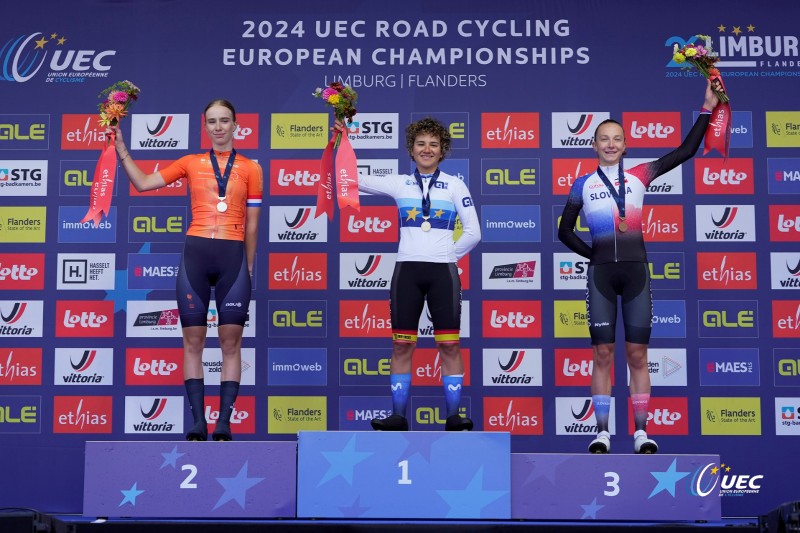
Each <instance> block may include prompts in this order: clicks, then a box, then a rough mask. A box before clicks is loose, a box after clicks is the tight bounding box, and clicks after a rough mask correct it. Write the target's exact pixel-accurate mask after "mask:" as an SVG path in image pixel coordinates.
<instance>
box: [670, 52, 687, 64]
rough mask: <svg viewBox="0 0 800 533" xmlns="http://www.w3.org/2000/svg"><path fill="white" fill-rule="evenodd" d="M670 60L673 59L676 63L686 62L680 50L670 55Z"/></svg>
mask: <svg viewBox="0 0 800 533" xmlns="http://www.w3.org/2000/svg"><path fill="white" fill-rule="evenodd" d="M672 60H673V61H675V62H676V63H685V62H686V56H685V55H683V54H681V53H680V52H678V53H677V54H675V55H674V56H672Z"/></svg>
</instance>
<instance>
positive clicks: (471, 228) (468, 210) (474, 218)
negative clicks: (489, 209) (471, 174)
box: [453, 178, 481, 260]
mask: <svg viewBox="0 0 800 533" xmlns="http://www.w3.org/2000/svg"><path fill="white" fill-rule="evenodd" d="M453 182H454V183H456V187H454V191H453V192H454V198H453V204H454V205H455V207H456V212H457V213H458V218H460V219H461V226H462V228H463V231H462V233H461V236H460V237H459V238H458V240H457V241H456V247H455V253H456V259H457V260H458V259H461V258H462V257H464V256H465V255H467V254H468V253H469V252H470V251H472V249H473V248H475V246H477V245H478V243H479V242H480V240H481V223H480V219H479V218H478V211H477V210H476V209H475V202H473V201H472V196H471V195H470V193H469V189H467V186H466V185H465V184H464V182H463V181H461V180H460V179H458V178H455V179H454V180H453Z"/></svg>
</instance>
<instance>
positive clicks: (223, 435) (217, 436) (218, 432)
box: [211, 422, 233, 441]
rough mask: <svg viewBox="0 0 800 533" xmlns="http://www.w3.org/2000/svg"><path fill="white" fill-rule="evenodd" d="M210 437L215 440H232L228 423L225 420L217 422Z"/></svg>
mask: <svg viewBox="0 0 800 533" xmlns="http://www.w3.org/2000/svg"><path fill="white" fill-rule="evenodd" d="M211 438H212V439H214V440H215V441H229V440H233V436H232V435H231V426H230V424H227V423H225V422H217V427H215V428H214V433H212V434H211Z"/></svg>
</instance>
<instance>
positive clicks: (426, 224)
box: [419, 218, 431, 231]
mask: <svg viewBox="0 0 800 533" xmlns="http://www.w3.org/2000/svg"><path fill="white" fill-rule="evenodd" d="M419 229H421V230H422V231H430V230H431V223H430V222H428V219H427V218H426V219H425V220H423V221H422V224H420V225H419Z"/></svg>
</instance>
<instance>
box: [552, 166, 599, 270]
mask: <svg viewBox="0 0 800 533" xmlns="http://www.w3.org/2000/svg"><path fill="white" fill-rule="evenodd" d="M584 183H585V180H578V181H576V182H575V183H573V184H572V188H571V189H570V190H569V197H568V198H567V205H565V206H564V211H563V212H562V213H561V222H559V223H558V240H560V241H561V242H563V243H564V244H565V245H566V247H567V248H569V249H570V250H572V251H573V252H575V253H576V254H578V255H581V256H583V257H585V258H587V259H591V257H592V247H591V246H589V245H588V244H586V243H585V242H583V240H582V239H581V238H580V237H578V236H577V235H576V234H575V224H577V222H578V215H579V214H580V212H581V208H583V184H584Z"/></svg>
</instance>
